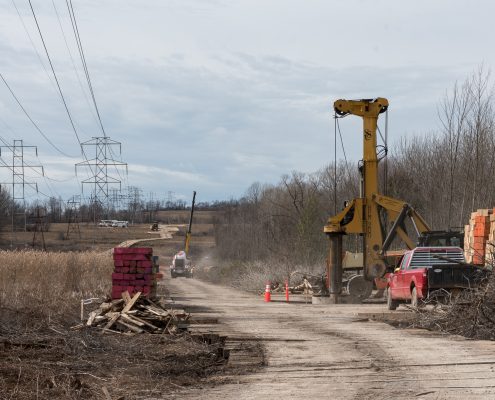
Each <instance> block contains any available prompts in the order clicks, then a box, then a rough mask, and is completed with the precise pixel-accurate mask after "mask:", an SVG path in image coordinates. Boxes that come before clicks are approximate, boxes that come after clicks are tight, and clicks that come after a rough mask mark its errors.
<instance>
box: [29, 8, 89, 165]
mask: <svg viewBox="0 0 495 400" xmlns="http://www.w3.org/2000/svg"><path fill="white" fill-rule="evenodd" d="M28 1H29V6H30V7H31V12H32V13H33V17H34V21H35V22H36V27H37V28H38V33H39V35H40V38H41V42H42V43H43V48H44V49H45V53H46V57H47V58H48V62H49V63H50V68H51V70H52V73H53V77H54V78H55V82H56V83H57V88H58V92H59V93H60V97H61V98H62V102H63V103H64V107H65V111H66V112H67V116H68V117H69V120H70V124H71V126H72V130H73V131H74V133H75V135H76V138H77V141H78V143H79V146H80V147H81V152H82V154H83V156H84V158H85V159H86V161H88V157H87V156H86V153H85V151H84V147H83V146H82V143H81V139H80V138H79V134H78V133H77V129H76V126H75V124H74V121H73V119H72V116H71V113H70V111H69V107H68V106H67V102H66V101H65V97H64V94H63V93H62V88H61V87H60V83H59V81H58V78H57V74H56V73H55V68H54V67H53V63H52V59H51V58H50V54H49V53H48V48H47V47H46V43H45V39H44V38H43V34H42V33H41V28H40V25H39V24H38V19H37V18H36V13H35V12H34V8H33V4H32V3H31V0H28ZM90 169H91V167H90Z"/></svg>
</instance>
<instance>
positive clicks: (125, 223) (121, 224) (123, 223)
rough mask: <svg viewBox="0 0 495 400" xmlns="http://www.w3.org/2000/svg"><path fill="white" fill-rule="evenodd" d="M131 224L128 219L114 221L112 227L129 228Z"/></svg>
mask: <svg viewBox="0 0 495 400" xmlns="http://www.w3.org/2000/svg"><path fill="white" fill-rule="evenodd" d="M128 226H129V222H128V221H113V223H112V227H114V228H127V227H128Z"/></svg>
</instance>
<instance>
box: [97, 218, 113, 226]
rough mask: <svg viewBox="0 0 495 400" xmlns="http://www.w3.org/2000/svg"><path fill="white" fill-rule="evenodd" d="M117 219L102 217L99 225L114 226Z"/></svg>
mask: <svg viewBox="0 0 495 400" xmlns="http://www.w3.org/2000/svg"><path fill="white" fill-rule="evenodd" d="M113 222H115V221H112V220H111V219H102V220H101V221H100V222H99V223H98V226H104V227H105V226H112V223H113Z"/></svg>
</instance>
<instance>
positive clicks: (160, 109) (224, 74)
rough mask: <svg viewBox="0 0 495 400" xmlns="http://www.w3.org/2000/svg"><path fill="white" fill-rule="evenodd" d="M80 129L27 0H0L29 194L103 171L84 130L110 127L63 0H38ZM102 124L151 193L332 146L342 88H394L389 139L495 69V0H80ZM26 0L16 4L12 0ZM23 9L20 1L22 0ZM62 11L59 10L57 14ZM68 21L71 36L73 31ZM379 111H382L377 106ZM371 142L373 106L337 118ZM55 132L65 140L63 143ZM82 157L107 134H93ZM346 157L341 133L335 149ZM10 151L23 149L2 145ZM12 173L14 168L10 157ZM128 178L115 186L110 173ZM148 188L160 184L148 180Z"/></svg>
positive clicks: (65, 194) (130, 180)
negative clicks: (367, 130) (366, 113)
mask: <svg viewBox="0 0 495 400" xmlns="http://www.w3.org/2000/svg"><path fill="white" fill-rule="evenodd" d="M31 4H32V6H33V9H34V11H35V13H36V17H37V18H38V22H39V25H40V29H41V31H42V34H43V37H44V40H45V44H46V46H47V48H48V52H49V55H50V58H51V61H52V64H53V66H54V69H55V72H56V74H57V78H58V81H59V84H60V86H61V88H62V92H63V94H64V97H65V99H66V102H67V106H68V108H69V111H70V113H71V116H72V118H73V121H74V124H75V127H76V131H77V133H78V136H79V140H78V138H77V137H76V134H75V132H74V130H73V129H72V127H71V124H70V121H69V118H68V116H67V113H66V111H65V108H64V105H63V103H62V100H61V98H60V95H59V93H58V89H57V87H56V84H55V80H54V78H53V75H52V72H51V69H50V65H49V63H48V59H47V56H46V54H45V51H44V48H43V45H42V42H41V39H40V36H39V33H38V31H37V28H36V25H35V21H34V18H33V14H32V11H31V8H30V5H29V1H28V0H0V60H1V61H0V73H1V74H2V76H3V77H4V78H5V80H6V81H7V83H8V84H9V86H10V87H11V88H12V90H13V91H14V93H15V94H16V96H17V98H18V99H19V100H20V102H21V103H22V105H23V107H24V108H25V110H26V111H27V112H28V114H29V115H30V117H31V118H32V120H33V121H34V122H35V123H36V124H37V125H38V126H39V127H40V128H41V130H42V132H43V133H44V135H45V136H46V137H47V138H48V140H49V141H51V142H52V143H53V145H54V146H53V145H51V144H50V143H49V142H48V140H46V139H45V138H44V137H43V136H42V135H41V134H40V133H39V132H38V131H37V130H36V128H35V127H34V126H33V125H32V123H31V122H30V121H29V119H28V118H27V117H26V115H25V114H24V113H23V111H22V110H21V109H20V107H19V105H18V104H17V103H16V101H15V100H14V99H13V97H12V95H11V93H10V92H9V91H8V89H7V88H6V87H5V85H3V82H1V81H0V139H1V140H2V141H3V143H1V144H2V145H3V146H7V145H9V146H10V145H11V144H12V143H13V140H14V139H15V140H23V143H24V144H25V145H31V146H37V156H36V154H35V151H34V148H26V149H25V161H26V163H28V164H29V165H43V166H44V172H45V175H46V176H45V177H42V176H40V174H39V171H38V170H37V169H33V168H27V169H26V171H25V180H26V181H27V182H35V183H37V184H38V188H39V193H36V191H35V190H34V189H32V188H31V187H28V188H27V190H26V199H27V200H34V199H36V198H39V199H40V200H42V201H43V200H44V199H45V198H46V196H57V197H59V196H60V197H62V198H63V199H68V198H70V197H71V196H73V195H77V194H80V193H81V190H82V186H84V189H83V195H84V196H89V195H90V193H91V189H92V187H91V186H90V185H82V184H81V181H82V180H84V179H88V178H90V176H91V171H90V170H89V168H85V167H82V168H78V169H77V174H76V173H75V170H76V168H75V164H76V163H80V162H82V161H83V160H84V159H83V155H82V154H81V150H80V146H79V141H81V142H86V141H88V140H91V138H92V137H98V136H103V132H102V130H101V128H100V126H99V124H98V121H97V118H96V116H95V109H94V106H93V104H92V101H91V97H90V93H89V91H88V85H87V82H86V79H85V75H84V71H83V69H82V65H81V60H80V57H79V53H78V49H77V45H76V42H75V39H74V35H73V31H72V27H71V23H70V18H69V14H68V10H67V5H66V2H65V0H31ZM72 4H73V7H74V11H75V14H76V18H77V24H78V28H79V33H80V37H81V40H82V44H83V49H84V53H85V56H86V62H87V66H88V70H89V73H90V77H91V82H92V86H93V90H94V94H95V98H96V102H97V105H98V109H99V112H100V116H101V119H102V122H103V125H104V128H105V132H106V134H107V135H108V136H109V137H110V138H111V139H112V140H115V141H118V142H121V144H122V146H121V153H120V152H119V146H113V148H112V153H111V154H110V157H111V158H114V159H116V160H119V161H122V162H126V163H127V164H128V168H127V171H126V170H125V169H124V168H120V169H117V168H114V167H111V166H110V167H109V169H108V171H109V174H110V176H111V177H113V178H114V179H118V180H121V181H122V187H126V186H137V187H140V188H141V189H142V193H143V196H144V197H149V196H153V198H154V199H157V198H158V199H160V198H168V196H169V194H171V193H172V194H173V196H174V198H177V199H184V200H187V201H189V199H190V197H191V195H192V191H193V190H196V191H197V192H198V201H213V200H227V199H230V198H238V197H240V196H242V195H243V194H244V192H245V190H246V189H247V188H248V187H249V186H250V184H252V183H253V182H261V183H277V182H278V181H279V180H280V177H281V176H282V175H283V174H287V173H290V172H291V171H293V170H297V171H302V172H308V173H310V172H313V171H316V170H318V169H320V168H322V167H324V166H325V165H327V164H328V163H331V162H332V161H333V158H334V148H333V135H334V125H333V120H332V116H333V102H334V101H335V100H336V99H339V98H345V99H355V98H375V97H386V98H388V100H389V102H390V107H389V144H390V146H391V147H393V143H394V142H397V141H398V140H400V139H401V138H404V137H411V136H413V135H428V134H432V133H433V132H436V131H438V130H439V129H440V122H439V120H438V116H437V110H438V105H439V103H440V101H441V100H442V98H443V97H444V96H445V94H446V92H447V91H448V90H449V89H451V88H452V87H453V85H454V84H455V83H456V82H460V81H463V80H464V79H466V78H467V77H468V76H469V75H470V74H471V73H472V72H473V71H475V70H476V69H477V68H478V67H479V66H480V65H481V64H483V65H484V66H485V67H486V69H488V70H489V69H492V67H493V65H494V63H495V53H494V52H493V49H492V47H491V42H490V41H491V38H492V37H494V35H495V28H494V27H493V21H492V19H493V15H494V14H495V3H493V2H491V1H483V0H479V1H476V2H468V1H457V0H436V1H435V2H432V1H425V0H418V1H415V2H402V1H393V0H375V1H373V2H371V1H364V0H347V1H345V2H342V1H333V0H309V1H308V0H306V1H303V0H265V1H260V0H231V1H227V0H140V1H137V0H134V1H131V0H84V1H83V0H72ZM16 7H17V9H16ZM17 10H18V11H19V14H18V12H17ZM57 14H58V16H59V18H60V24H59V20H58V18H57ZM64 35H65V39H66V41H65V40H64ZM380 123H381V124H382V126H383V120H382V121H381V122H380ZM341 129H342V134H343V141H344V145H345V151H346V155H347V158H348V159H349V160H350V161H351V162H352V163H357V160H359V159H360V158H361V153H362V142H361V134H360V129H361V121H360V120H359V119H358V118H357V117H347V118H345V119H344V120H342V121H341ZM55 147H56V148H55ZM85 149H86V150H85V151H86V157H87V158H88V159H90V160H91V159H92V158H94V157H95V153H94V152H95V149H94V148H92V147H90V146H87V147H85ZM337 153H338V157H339V158H341V157H343V155H342V149H341V148H340V147H339V148H338V149H337ZM0 155H1V159H2V160H3V161H4V162H5V163H6V164H9V165H11V164H12V162H13V160H12V153H11V152H10V151H9V148H8V147H2V149H1V153H0ZM0 180H1V182H2V183H7V182H11V181H12V172H11V171H10V170H9V169H8V168H0ZM111 187H113V188H117V187H118V186H111ZM151 193H152V194H151Z"/></svg>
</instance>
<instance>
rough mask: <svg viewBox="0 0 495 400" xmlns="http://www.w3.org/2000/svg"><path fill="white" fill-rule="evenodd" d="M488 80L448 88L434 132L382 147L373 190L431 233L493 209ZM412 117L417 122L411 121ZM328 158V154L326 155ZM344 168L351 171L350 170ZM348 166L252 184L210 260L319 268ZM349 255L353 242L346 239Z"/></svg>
mask: <svg viewBox="0 0 495 400" xmlns="http://www.w3.org/2000/svg"><path fill="white" fill-rule="evenodd" d="M493 95H494V88H493V86H491V84H490V73H489V72H487V71H485V70H484V68H483V67H480V68H479V69H478V70H477V71H476V72H475V73H474V74H473V75H472V76H470V77H469V78H468V79H466V81H465V82H463V83H462V84H455V85H454V87H453V88H452V89H451V90H450V91H449V92H448V93H447V94H446V95H445V97H444V98H443V100H442V101H441V103H440V105H439V106H438V116H439V120H440V122H441V124H440V126H441V129H440V130H437V131H431V132H428V133H426V134H424V135H416V136H413V137H406V138H403V139H402V140H401V141H400V142H398V143H395V144H392V145H391V146H389V156H388V173H387V176H388V179H387V182H386V187H385V182H384V180H383V173H382V172H383V161H382V163H381V164H382V165H381V166H380V167H381V169H382V172H380V183H381V190H385V189H386V194H387V195H388V196H391V197H394V198H397V199H402V200H404V201H406V202H408V203H410V204H411V205H412V206H413V207H414V208H415V209H416V210H418V211H419V212H420V213H421V215H422V216H423V217H424V218H425V219H426V221H427V222H428V224H429V225H430V226H431V227H432V228H433V229H449V228H460V227H462V226H463V225H464V224H466V223H467V221H468V219H469V214H470V213H471V211H473V210H475V209H477V208H489V207H493V206H495V174H494V171H495V169H494V168H495V125H494V122H495V111H494V97H493ZM418 117H419V116H418ZM329 158H331V155H330V154H329ZM351 164H352V165H351ZM358 185H359V173H358V171H357V166H356V163H350V164H349V168H347V166H346V164H345V163H344V162H343V161H340V162H338V163H337V185H336V186H337V193H335V189H334V188H335V180H334V165H333V164H330V165H328V166H327V167H324V168H322V169H321V170H319V171H317V172H315V173H312V174H303V173H299V172H292V173H291V174H289V175H284V176H282V177H281V180H280V182H279V183H278V184H276V185H266V184H261V183H254V184H253V185H251V187H249V189H248V190H247V191H246V194H245V195H244V196H243V197H242V198H241V199H239V200H238V201H233V202H231V203H230V204H229V205H228V206H226V207H225V212H224V214H223V216H222V217H221V218H219V220H218V221H217V225H216V239H217V256H218V257H219V258H220V259H225V260H229V259H232V260H240V261H253V260H269V259H272V260H275V259H276V260H279V261H281V262H284V263H288V264H290V265H313V264H317V263H320V264H321V263H323V262H324V258H325V256H326V249H327V239H326V237H325V235H324V234H323V226H324V224H325V222H326V220H327V219H328V217H329V216H332V215H334V207H335V201H334V199H335V198H336V199H337V204H336V206H337V207H336V208H337V210H341V209H342V207H343V205H344V201H345V200H350V199H353V198H354V197H357V196H358V194H359V193H358ZM346 242H347V243H346V247H347V248H348V249H349V250H351V251H358V250H359V249H360V241H358V239H356V238H353V237H348V238H346Z"/></svg>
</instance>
